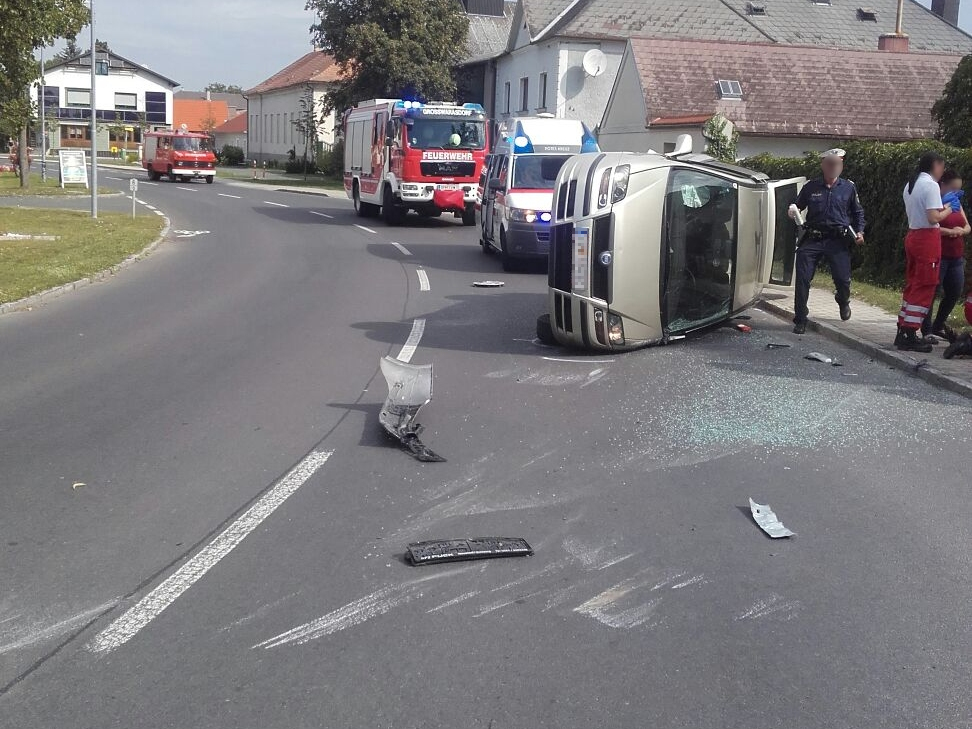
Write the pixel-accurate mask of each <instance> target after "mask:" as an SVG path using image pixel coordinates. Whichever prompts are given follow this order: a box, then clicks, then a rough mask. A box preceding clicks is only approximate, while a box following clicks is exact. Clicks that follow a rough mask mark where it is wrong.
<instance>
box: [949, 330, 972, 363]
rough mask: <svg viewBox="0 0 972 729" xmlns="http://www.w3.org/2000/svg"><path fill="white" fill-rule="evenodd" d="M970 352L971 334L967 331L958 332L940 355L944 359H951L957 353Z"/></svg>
mask: <svg viewBox="0 0 972 729" xmlns="http://www.w3.org/2000/svg"><path fill="white" fill-rule="evenodd" d="M970 354H972V335H970V334H969V333H968V332H964V333H963V334H959V335H958V337H956V339H955V341H954V342H952V343H951V344H950V345H948V346H947V347H946V348H945V351H944V352H942V356H943V357H944V358H945V359H951V358H952V357H956V356H959V355H966V356H968V355H970Z"/></svg>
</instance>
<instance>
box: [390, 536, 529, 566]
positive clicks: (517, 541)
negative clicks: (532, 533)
mask: <svg viewBox="0 0 972 729" xmlns="http://www.w3.org/2000/svg"><path fill="white" fill-rule="evenodd" d="M532 555H533V547H531V546H530V545H529V544H528V543H527V540H526V539H522V538H520V537H476V538H475V539H435V540H432V541H429V542H414V543H412V544H409V545H408V547H406V548H405V559H407V560H408V561H409V562H411V563H412V564H413V565H421V564H439V563H440V562H463V561H466V560H470V559H496V558H498V557H530V556H532Z"/></svg>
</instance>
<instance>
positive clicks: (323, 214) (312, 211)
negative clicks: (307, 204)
mask: <svg viewBox="0 0 972 729" xmlns="http://www.w3.org/2000/svg"><path fill="white" fill-rule="evenodd" d="M307 212H309V213H310V214H311V215H317V216H318V217H321V218H327V219H328V220H334V216H333V215H328V214H327V213H319V212H317V211H316V210H308V211H307Z"/></svg>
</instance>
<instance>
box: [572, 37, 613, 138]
mask: <svg viewBox="0 0 972 729" xmlns="http://www.w3.org/2000/svg"><path fill="white" fill-rule="evenodd" d="M592 48H598V49H600V50H601V52H603V53H604V56H605V59H606V68H605V70H604V72H603V73H602V74H601V75H600V76H596V77H591V76H588V75H587V74H586V73H585V71H584V67H583V66H582V65H581V64H582V61H583V58H584V54H585V53H587V52H588V51H589V50H591V49H592ZM624 48H625V44H624V43H623V42H618V41H605V42H602V43H585V42H580V41H562V42H561V44H560V88H559V91H560V93H559V99H558V105H557V116H561V117H564V118H566V119H580V120H581V121H583V122H585V123H586V124H587V126H589V127H590V128H591V129H594V128H595V127H597V126H598V125H599V124H600V123H601V117H602V116H603V115H604V108H605V107H606V106H607V103H608V99H609V98H610V97H611V89H613V88H614V82H615V79H617V77H618V70H619V69H620V67H621V59H622V57H623V56H624Z"/></svg>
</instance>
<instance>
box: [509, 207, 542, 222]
mask: <svg viewBox="0 0 972 729" xmlns="http://www.w3.org/2000/svg"><path fill="white" fill-rule="evenodd" d="M538 217H539V215H538V214H537V211H536V210H527V209H526V208H510V220H511V221H512V222H514V223H535V222H537V218H538Z"/></svg>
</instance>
